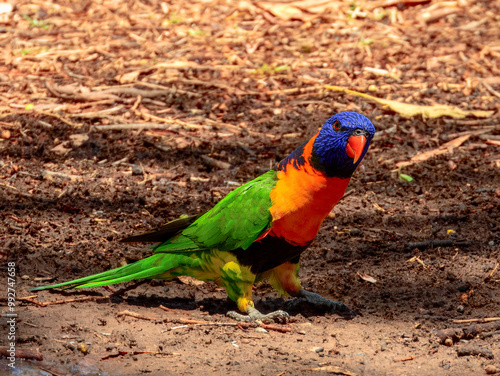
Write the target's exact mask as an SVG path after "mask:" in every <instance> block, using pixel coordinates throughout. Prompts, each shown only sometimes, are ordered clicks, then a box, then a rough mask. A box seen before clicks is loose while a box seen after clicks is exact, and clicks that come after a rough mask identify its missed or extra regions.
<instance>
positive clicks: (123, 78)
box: [115, 70, 141, 84]
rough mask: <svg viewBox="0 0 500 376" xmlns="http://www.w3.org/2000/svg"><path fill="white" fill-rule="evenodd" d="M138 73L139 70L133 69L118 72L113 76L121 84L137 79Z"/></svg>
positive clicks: (139, 72)
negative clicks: (126, 71) (122, 72)
mask: <svg viewBox="0 0 500 376" xmlns="http://www.w3.org/2000/svg"><path fill="white" fill-rule="evenodd" d="M139 74H141V71H139V70H137V71H133V72H128V73H124V74H119V75H118V76H116V77H115V80H117V81H118V82H119V83H121V84H130V83H132V82H134V81H135V80H137V77H139Z"/></svg>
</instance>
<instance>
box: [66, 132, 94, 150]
mask: <svg viewBox="0 0 500 376" xmlns="http://www.w3.org/2000/svg"><path fill="white" fill-rule="evenodd" d="M69 139H70V140H71V145H72V146H73V147H75V148H79V147H80V146H82V145H83V144H84V143H86V142H87V141H88V140H89V135H88V134H85V133H77V134H72V135H70V136H69Z"/></svg>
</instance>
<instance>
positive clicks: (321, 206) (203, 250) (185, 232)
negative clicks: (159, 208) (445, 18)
mask: <svg viewBox="0 0 500 376" xmlns="http://www.w3.org/2000/svg"><path fill="white" fill-rule="evenodd" d="M374 133H375V128H374V126H373V124H372V123H371V122H370V120H368V118H366V117H365V116H363V115H360V114H358V113H356V112H341V113H339V114H336V115H334V116H333V117H331V118H330V119H328V120H327V121H326V122H325V124H324V125H323V126H322V127H321V129H320V130H319V131H318V133H317V134H316V135H314V136H313V137H312V138H311V139H310V140H309V141H306V142H305V143H303V144H302V145H300V146H299V147H298V148H297V149H295V150H294V151H293V152H292V153H291V154H290V155H289V156H287V157H286V158H285V159H283V160H282V161H281V162H279V163H278V164H277V165H276V166H275V168H273V169H272V170H270V171H268V172H266V173H264V174H263V175H261V176H259V177H258V178H256V179H254V180H252V181H250V182H248V183H246V184H245V185H242V186H241V187H239V188H237V189H235V190H234V191H232V192H231V193H229V194H228V195H227V196H226V197H224V198H223V199H222V200H221V201H220V202H219V203H218V204H217V205H215V206H214V207H213V208H212V209H211V210H209V211H208V212H206V213H203V214H200V215H195V216H191V217H185V218H179V219H177V220H174V221H172V222H169V223H167V224H165V225H163V226H161V227H160V228H158V229H156V230H154V231H151V232H148V233H146V234H141V235H137V236H132V237H130V238H127V239H124V240H122V241H124V242H160V244H158V245H156V246H155V247H154V248H153V252H154V254H153V255H152V256H150V257H147V258H145V259H143V260H140V261H137V262H134V263H132V264H129V265H125V266H122V267H119V268H116V269H113V270H109V271H106V272H103V273H99V274H95V275H92V276H89V277H84V278H79V279H76V280H73V281H69V282H64V283H59V284H55V285H51V286H41V287H36V288H33V289H32V291H38V290H43V289H49V288H55V287H66V288H82V287H92V286H104V285H110V284H115V283H120V282H127V281H130V280H134V279H141V278H146V279H153V278H161V279H171V278H175V277H177V276H181V275H188V276H192V277H194V278H197V279H200V280H205V281H215V282H217V283H218V284H219V285H220V286H223V287H225V289H226V291H227V294H228V296H229V298H230V299H231V300H233V301H234V302H236V304H237V306H238V309H239V310H240V311H241V312H244V313H246V314H247V315H242V314H238V313H236V312H229V313H228V314H229V315H230V316H231V317H233V318H235V319H238V320H244V321H252V320H257V319H260V320H262V319H271V318H276V317H287V316H288V314H287V313H286V312H283V311H276V312H272V313H270V314H267V315H264V314H262V313H260V312H259V311H258V310H257V309H255V308H254V303H253V301H252V285H253V284H254V283H255V282H256V281H259V280H266V279H267V280H269V281H270V283H271V284H272V285H273V287H274V288H275V289H276V290H277V291H278V292H280V293H281V294H283V295H286V294H289V295H291V296H294V297H304V298H305V299H307V301H309V302H311V303H313V304H316V305H322V306H326V307H327V308H329V309H330V310H331V311H332V312H349V310H348V309H347V307H346V306H345V305H344V304H343V303H339V302H334V301H331V300H328V299H326V298H323V297H321V296H320V295H318V294H315V293H312V292H309V291H306V290H304V289H303V288H302V286H301V284H300V281H299V277H298V270H299V256H300V254H301V253H302V252H303V251H304V250H305V249H306V248H307V247H308V246H309V245H310V244H311V242H312V241H313V239H314V238H315V237H316V234H317V233H318V230H319V228H320V226H321V224H322V222H323V220H324V219H325V217H326V215H327V214H328V213H329V212H330V211H331V210H332V209H333V207H334V206H335V204H337V202H338V201H339V200H340V198H341V197H342V196H343V195H344V192H345V189H346V187H347V184H348V183H349V180H350V178H351V175H352V174H353V172H354V170H355V169H356V167H357V166H358V165H359V163H360V162H361V160H362V159H363V157H364V156H365V154H366V152H367V150H368V147H369V145H370V141H371V139H372V138H373V135H374Z"/></svg>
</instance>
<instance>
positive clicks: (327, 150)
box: [311, 112, 375, 178]
mask: <svg viewBox="0 0 500 376" xmlns="http://www.w3.org/2000/svg"><path fill="white" fill-rule="evenodd" d="M374 134H375V127H374V126H373V124H372V122H371V121H370V120H369V119H368V118H367V117H366V116H363V115H360V114H358V113H356V112H340V113H338V114H336V115H334V116H332V117H331V118H330V119H328V120H327V121H326V122H325V124H324V125H323V127H321V130H320V131H319V134H318V136H317V137H316V140H314V144H313V148H312V153H311V154H312V155H311V165H312V166H313V167H314V168H316V169H317V170H319V171H322V172H324V173H325V174H326V175H327V176H329V177H334V176H335V177H339V178H349V177H351V175H352V173H353V172H354V170H356V167H358V165H359V163H360V162H361V160H362V159H363V157H364V156H365V154H366V152H367V150H368V147H369V146H370V141H371V140H372V138H373V135H374Z"/></svg>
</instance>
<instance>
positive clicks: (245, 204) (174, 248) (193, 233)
mask: <svg viewBox="0 0 500 376" xmlns="http://www.w3.org/2000/svg"><path fill="white" fill-rule="evenodd" d="M276 182H277V177H276V171H272V170H271V171H268V172H266V173H265V174H263V175H261V176H259V177H258V178H256V179H254V180H252V181H250V182H248V183H246V184H245V185H242V186H241V187H239V188H237V189H235V190H234V191H232V192H231V193H229V194H228V195H227V196H226V197H224V198H223V199H222V200H221V201H220V202H219V203H218V204H217V205H215V206H214V207H213V208H212V209H211V210H210V211H208V212H207V213H205V214H203V215H202V216H201V217H200V218H198V219H197V220H196V221H194V222H193V223H192V224H191V225H189V226H188V227H187V228H186V229H184V230H183V231H182V232H181V233H180V234H179V235H177V236H175V237H173V238H172V239H170V240H168V241H166V242H164V243H162V244H160V245H158V246H157V247H155V249H154V251H155V252H168V253H173V252H190V251H199V250H204V249H218V250H220V251H231V250H234V249H237V248H243V249H247V248H248V247H249V246H250V245H251V244H252V243H253V242H254V241H255V240H256V239H257V238H258V237H259V236H260V235H261V234H262V233H263V232H264V231H266V230H267V229H268V228H269V227H270V226H271V222H272V216H271V213H270V212H269V208H270V207H271V205H272V204H271V198H270V197H269V194H270V192H271V190H272V189H273V188H274V187H275V186H276Z"/></svg>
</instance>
